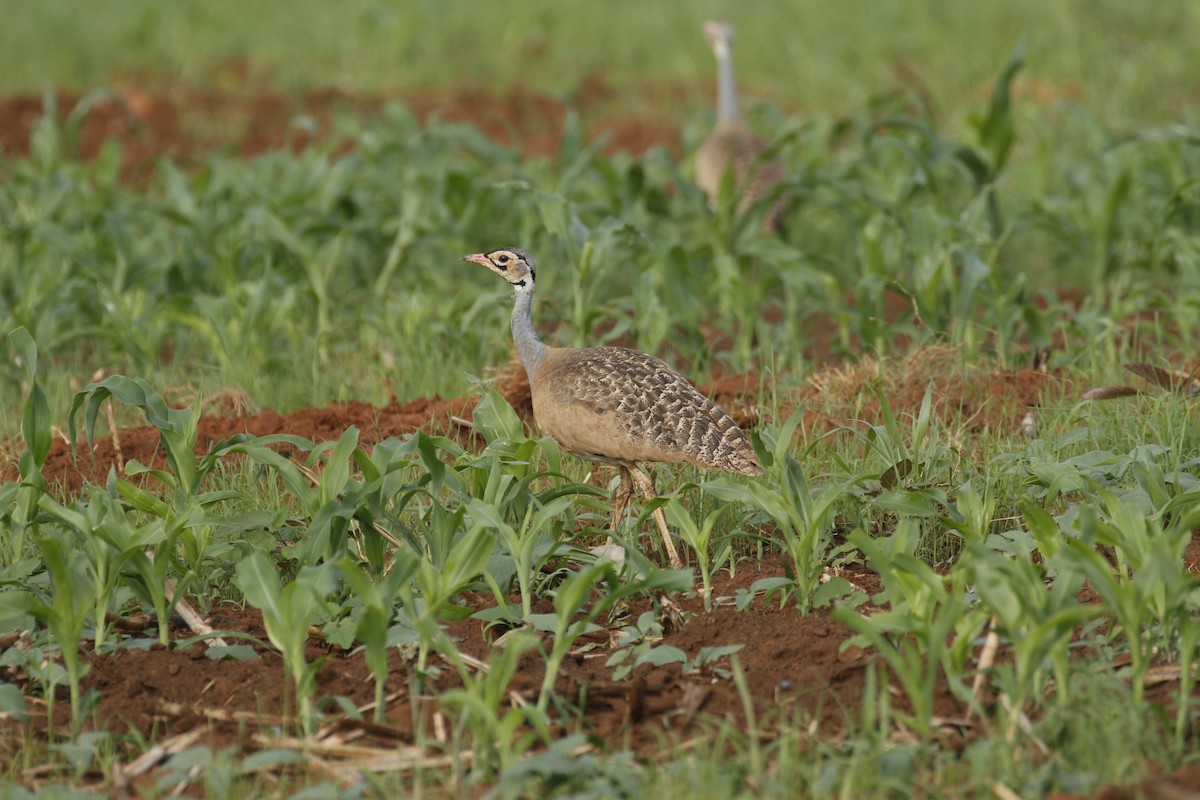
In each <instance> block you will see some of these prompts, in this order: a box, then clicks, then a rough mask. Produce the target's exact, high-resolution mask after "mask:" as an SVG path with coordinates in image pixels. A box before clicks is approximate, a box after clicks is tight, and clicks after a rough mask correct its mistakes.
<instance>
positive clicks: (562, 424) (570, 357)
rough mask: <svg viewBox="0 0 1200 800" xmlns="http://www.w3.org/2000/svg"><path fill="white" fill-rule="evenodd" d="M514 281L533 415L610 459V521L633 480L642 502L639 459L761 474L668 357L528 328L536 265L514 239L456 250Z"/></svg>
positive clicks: (744, 445)
mask: <svg viewBox="0 0 1200 800" xmlns="http://www.w3.org/2000/svg"><path fill="white" fill-rule="evenodd" d="M463 260H464V261H473V262H475V263H476V264H482V265H484V266H485V267H487V268H488V269H490V270H491V271H492V272H495V273H496V274H497V275H499V276H500V277H502V278H504V280H506V281H508V282H509V283H510V284H512V287H513V290H514V293H515V300H514V303H513V312H512V334H513V342H514V343H515V344H516V347H517V354H518V355H519V356H520V357H521V363H522V364H524V366H525V372H526V374H527V375H528V376H529V389H530V392H531V394H532V396H533V416H534V419H535V420H536V421H537V423H538V425H539V426H540V427H541V429H542V430H543V431H544V432H546V433H548V434H550V435H551V436H553V437H554V438H555V440H557V441H558V443H559V445H561V446H562V448H563V449H564V450H566V451H568V452H570V453H574V454H575V455H577V456H580V457H581V458H585V459H588V460H591V461H603V462H607V463H610V464H615V465H617V467H618V468H619V469H620V471H621V483H620V486H619V487H618V489H617V494H616V496H615V497H614V498H613V519H612V528H613V530H614V531H615V530H616V528H617V525H618V524H619V523H620V519H621V516H622V514H623V513H624V511H625V506H626V505H627V504H628V503H629V498H630V495H631V494H632V493H633V484H634V482H636V483H637V487H638V490H639V491H641V493H642V496H643V497H645V498H646V500H651V499H653V498H654V496H655V494H654V483H653V482H652V481H651V480H650V476H649V475H647V474H646V472H645V471H644V470H643V469H642V468H641V466H639V465H640V464H641V463H643V462H647V461H660V462H665V463H669V464H694V465H696V466H698V467H704V468H705V469H721V470H728V471H729V472H737V473H740V474H742V475H760V474H762V466H761V465H760V464H759V463H758V457H757V456H756V455H755V453H754V446H753V445H751V444H750V440H749V439H747V438H746V434H744V433H742V431H741V429H740V428H739V427H738V426H737V423H735V422H734V421H733V420H732V419H730V417H729V415H728V414H726V413H725V412H724V411H722V410H721V409H720V408H719V407H718V406H717V404H716V403H714V402H712V401H711V400H709V399H708V398H707V397H705V396H704V395H703V394H701V393H700V392H698V391H696V389H695V388H694V387H693V386H692V385H691V384H690V383H688V381H687V379H686V378H684V377H683V376H682V375H680V374H679V373H678V372H676V371H675V370H673V369H671V367H669V366H667V364H666V363H664V362H662V361H660V360H659V359H657V358H654V357H653V356H649V355H646V354H645V353H642V352H639V351H637V350H630V349H628V348H624V347H550V346H547V345H546V344H544V343H543V342H542V340H541V339H539V338H538V335H537V334H536V333H535V332H534V330H533V319H532V315H531V311H530V309H531V307H532V304H533V284H534V279H535V277H536V274H537V271H536V267H535V265H534V262H533V258H532V257H530V255H529V254H528V253H526V252H525V251H524V250H520V249H518V248H515V247H508V248H503V249H500V250H492V251H491V252H488V253H476V254H475V255H469V256H463ZM654 518H655V520H656V522H657V523H658V529H659V533H661V534H662V539H663V545H664V546H665V547H666V549H667V557H668V558H669V559H670V562H671V566H672V567H680V566H682V564H683V562H682V561H680V559H679V554H678V553H677V552H676V550H675V545H674V543H673V542H672V541H671V534H670V532H669V531H668V530H667V520H666V516H665V515H664V514H663V511H662V508H657V509H655V511H654Z"/></svg>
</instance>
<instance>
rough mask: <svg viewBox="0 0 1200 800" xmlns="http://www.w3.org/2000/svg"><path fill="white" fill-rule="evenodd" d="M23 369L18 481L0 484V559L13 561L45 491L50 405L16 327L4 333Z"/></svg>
mask: <svg viewBox="0 0 1200 800" xmlns="http://www.w3.org/2000/svg"><path fill="white" fill-rule="evenodd" d="M8 338H9V342H10V343H11V344H12V346H13V349H14V350H15V351H16V353H17V358H18V359H19V361H20V363H21V366H22V368H23V370H24V375H25V382H26V384H28V386H29V393H28V395H27V396H26V398H25V403H24V406H23V408H22V413H21V436H22V438H23V440H24V444H25V446H24V448H23V449H22V451H21V455H20V456H19V460H18V463H17V471H18V474H19V475H20V482H19V483H15V484H7V485H5V486H3V487H0V520H3V521H5V522H7V523H8V535H7V536H3V537H0V563H3V564H14V563H16V562H17V561H18V560H19V559H21V557H22V556H23V554H24V551H25V537H26V534H27V532H28V531H29V530H31V529H36V526H37V514H38V510H37V505H38V501H39V500H40V499H41V497H42V495H43V494H44V492H45V486H46V482H45V480H44V479H43V477H42V465H43V464H45V463H46V457H47V456H48V455H49V453H50V405H49V402H48V401H47V399H46V393H45V391H44V390H43V389H42V387H41V384H40V383H38V379H37V364H38V353H37V345H36V343H35V342H34V341H33V337H32V336H30V335H29V331H27V330H26V329H25V328H23V327H22V328H17V329H16V330H14V331H12V332H11V333H9V335H8Z"/></svg>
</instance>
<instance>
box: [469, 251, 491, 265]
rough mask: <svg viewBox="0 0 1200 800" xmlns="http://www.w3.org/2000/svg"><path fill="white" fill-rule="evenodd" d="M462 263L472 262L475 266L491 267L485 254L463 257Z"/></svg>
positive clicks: (489, 260)
mask: <svg viewBox="0 0 1200 800" xmlns="http://www.w3.org/2000/svg"><path fill="white" fill-rule="evenodd" d="M462 260H463V261H474V262H475V263H476V264H483V265H484V266H485V267H490V266H491V265H492V262H491V259H489V258H488V257H487V255H486V254H485V253H475V254H474V255H469V256H463V257H462Z"/></svg>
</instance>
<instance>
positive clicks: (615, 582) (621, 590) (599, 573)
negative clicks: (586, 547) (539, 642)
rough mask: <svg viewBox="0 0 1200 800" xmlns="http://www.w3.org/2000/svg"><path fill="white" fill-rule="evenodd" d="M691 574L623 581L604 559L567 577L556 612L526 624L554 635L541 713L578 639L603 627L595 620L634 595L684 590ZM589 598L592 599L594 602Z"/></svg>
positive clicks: (657, 574)
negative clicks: (589, 602) (564, 662)
mask: <svg viewBox="0 0 1200 800" xmlns="http://www.w3.org/2000/svg"><path fill="white" fill-rule="evenodd" d="M690 577H691V576H690V575H688V573H687V572H685V571H683V570H656V571H652V572H651V573H650V574H649V575H647V576H646V577H645V578H642V579H639V580H633V581H622V579H621V577H620V576H619V575H618V573H617V569H616V567H615V566H614V565H613V564H612V562H610V561H601V562H599V563H597V564H593V565H592V566H590V567H588V568H586V569H584V570H581V571H580V572H577V573H575V574H574V575H572V576H571V577H569V578H567V580H566V581H564V582H563V583H562V585H561V586H559V587H558V589H557V590H555V592H554V611H553V612H551V613H548V614H530V615H528V616H526V617H525V621H526V623H528V624H530V625H532V626H533V627H534V628H536V629H538V630H541V631H545V632H547V633H550V634H551V635H552V636H553V641H552V643H551V646H550V652H549V653H547V654H546V675H545V678H544V679H543V680H542V689H541V692H540V693H539V694H538V702H537V711H538V713H539V714H545V713H546V711H547V709H548V708H549V705H550V700H551V698H552V697H553V696H554V683H555V681H556V680H558V673H559V670H560V669H561V667H562V663H563V661H564V660H565V659H566V657H567V654H568V653H569V652H570V651H571V648H572V647H574V645H575V642H576V641H578V640H579V637H581V636H583V635H585V634H588V633H594V632H596V631H599V630H601V628H600V626H598V625H596V624H595V622H594V620H596V619H597V618H599V617H600V616H601V615H603V614H605V613H607V612H608V610H609V609H611V608H612V607H613V606H614V605H615V604H616V603H618V602H620V601H621V600H624V599H625V598H628V597H631V596H633V595H636V594H643V593H647V592H656V591H664V592H671V591H681V590H682V589H685V588H686V587H687V586H688V585H689V583H690ZM594 595H596V596H595V597H594V599H593V596H594ZM589 600H592V602H591V604H590V605H589V604H588V601H589Z"/></svg>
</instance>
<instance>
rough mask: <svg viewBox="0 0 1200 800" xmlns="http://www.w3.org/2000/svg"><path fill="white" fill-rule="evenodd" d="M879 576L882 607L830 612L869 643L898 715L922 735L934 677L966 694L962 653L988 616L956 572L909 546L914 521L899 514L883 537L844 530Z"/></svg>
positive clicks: (928, 726)
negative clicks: (938, 567) (889, 681)
mask: <svg viewBox="0 0 1200 800" xmlns="http://www.w3.org/2000/svg"><path fill="white" fill-rule="evenodd" d="M849 541H850V544H852V545H854V546H855V547H857V548H859V549H860V550H861V551H862V552H863V553H864V554H865V555H866V557H867V561H868V563H869V564H870V565H871V567H872V569H874V570H875V571H876V572H877V573H878V574H879V577H880V579H881V580H882V582H883V586H884V597H885V599H886V601H887V602H888V603H889V605H890V607H889V609H888V610H887V611H884V612H880V613H876V614H872V615H870V616H864V615H862V614H860V613H858V612H856V611H854V610H852V609H850V608H847V607H845V606H840V607H838V608H835V609H834V611H833V617H834V619H836V620H838V621H839V622H841V623H843V624H844V625H846V626H848V627H849V628H851V629H852V630H853V631H855V633H856V634H857V636H856V637H855V638H854V639H852V640H850V641H857V642H858V643H860V644H861V645H864V646H870V647H873V648H875V650H876V651H877V652H878V653H879V655H880V656H881V657H882V658H883V660H884V661H885V662H886V663H887V665H888V667H889V669H890V670H891V673H892V674H893V675H894V676H895V678H896V680H897V681H899V682H900V686H901V688H902V689H903V690H904V695H905V697H907V698H908V700H909V702H910V703H911V705H912V712H911V713H909V714H901V713H900V712H899V711H897V712H895V713H896V715H897V716H899V717H900V718H901V719H903V720H905V722H906V723H907V724H908V725H909V727H910V728H911V729H912V730H913V731H914V732H915V733H916V734H917V735H918V736H921V737H922V738H927V737H928V736H929V735H930V734H931V733H932V732H933V728H932V719H933V698H934V690H935V686H936V684H937V681H938V679H939V677H940V678H944V679H945V681H946V682H947V684H948V685H949V688H950V690H951V691H952V692H953V693H954V694H955V695H956V696H958V697H960V698H963V699H966V698H967V697H968V695H969V693H968V692H967V690H966V687H965V685H964V676H965V672H966V664H967V659H968V658H969V657H970V655H971V649H972V647H973V646H974V643H975V638H976V636H978V634H979V632H980V631H981V630H982V629H983V627H984V625H985V624H986V623H987V618H986V616H984V615H983V614H981V613H980V612H979V610H978V609H975V608H972V607H971V606H970V604H969V603H968V602H967V599H966V596H965V594H966V593H965V586H964V581H963V573H962V572H961V571H957V572H952V573H951V575H950V576H947V577H943V576H941V575H938V574H937V573H936V572H934V571H933V569H932V568H931V567H930V566H929V565H928V564H926V563H925V562H924V561H922V560H921V559H919V558H917V557H916V556H915V555H914V553H915V551H916V548H917V546H918V543H919V541H920V535H919V527H918V526H917V524H916V523H915V522H914V521H913V520H911V519H905V520H902V521H901V523H900V524H899V525H898V526H897V528H896V531H895V533H893V534H892V535H891V536H890V537H889V538H888V539H886V540H885V539H874V538H872V537H870V536H869V535H867V534H866V532H864V531H862V530H861V529H860V530H856V531H854V532H853V533H852V534H850V537H849Z"/></svg>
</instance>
